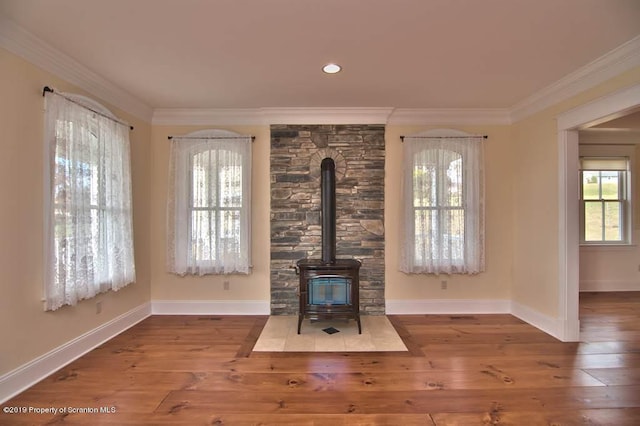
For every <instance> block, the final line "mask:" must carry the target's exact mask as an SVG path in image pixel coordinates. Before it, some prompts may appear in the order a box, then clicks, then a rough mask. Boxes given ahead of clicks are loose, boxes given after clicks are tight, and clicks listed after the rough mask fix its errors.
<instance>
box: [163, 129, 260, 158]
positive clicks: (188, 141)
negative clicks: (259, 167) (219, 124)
mask: <svg viewBox="0 0 640 426" xmlns="http://www.w3.org/2000/svg"><path fill="white" fill-rule="evenodd" d="M171 139H172V140H173V142H175V144H174V146H175V148H176V149H177V150H178V151H179V152H189V153H190V154H191V155H195V154H197V153H200V152H203V151H210V150H225V151H232V152H236V153H240V154H242V153H243V152H246V150H247V149H250V142H251V136H247V135H242V134H240V133H236V132H232V131H230V130H223V129H204V130H197V131H195V132H191V133H187V134H186V135H184V136H174V137H172V138H171ZM247 145H249V146H248V147H247Z"/></svg>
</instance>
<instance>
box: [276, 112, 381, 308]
mask: <svg viewBox="0 0 640 426" xmlns="http://www.w3.org/2000/svg"><path fill="white" fill-rule="evenodd" d="M326 157H330V158H333V160H334V161H335V164H336V219H337V220H336V257H337V258H356V259H359V260H360V261H362V267H361V269H360V312H361V313H362V314H363V315H366V314H369V315H383V314H384V308H385V304H384V158H385V152H384V125H308V126H307V125H273V126H271V313H272V314H273V315H293V314H297V313H298V294H297V291H298V286H299V281H298V276H297V275H296V274H295V270H294V269H293V268H292V267H293V266H294V265H295V263H296V261H298V260H299V259H302V258H305V257H308V258H315V259H320V258H321V257H322V248H321V225H320V223H321V222H320V162H321V161H322V160H323V159H324V158H326Z"/></svg>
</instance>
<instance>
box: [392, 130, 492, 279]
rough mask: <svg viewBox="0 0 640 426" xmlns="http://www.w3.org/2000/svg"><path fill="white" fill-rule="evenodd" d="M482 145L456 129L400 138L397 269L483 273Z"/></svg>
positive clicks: (476, 139) (416, 271)
mask: <svg viewBox="0 0 640 426" xmlns="http://www.w3.org/2000/svg"><path fill="white" fill-rule="evenodd" d="M482 141H483V138H482V137H473V136H470V135H466V134H465V133H462V132H456V131H430V132H427V133H425V134H422V135H416V136H410V137H406V138H404V145H403V149H404V163H405V172H404V173H405V176H404V182H403V184H404V190H403V194H404V200H405V201H404V207H405V215H404V218H405V220H404V240H405V241H404V245H403V253H402V257H401V259H402V260H401V267H400V269H401V270H402V271H404V272H408V273H435V274H440V273H445V274H452V273H468V274H473V273H478V272H481V271H483V270H484V209H483V206H484V201H483V198H484V195H483V191H484V182H483V170H482V161H483V153H482V143H483V142H482Z"/></svg>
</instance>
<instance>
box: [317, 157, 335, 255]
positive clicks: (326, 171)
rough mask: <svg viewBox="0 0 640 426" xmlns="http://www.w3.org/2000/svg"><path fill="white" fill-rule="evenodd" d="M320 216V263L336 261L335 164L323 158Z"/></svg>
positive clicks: (331, 160) (321, 164)
mask: <svg viewBox="0 0 640 426" xmlns="http://www.w3.org/2000/svg"><path fill="white" fill-rule="evenodd" d="M320 179H321V180H320V196H321V199H320V202H321V216H322V263H335V261H336V164H335V163H334V161H333V159H331V158H325V159H324V160H322V163H320Z"/></svg>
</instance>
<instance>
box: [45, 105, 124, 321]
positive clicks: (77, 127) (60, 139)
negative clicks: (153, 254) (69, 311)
mask: <svg viewBox="0 0 640 426" xmlns="http://www.w3.org/2000/svg"><path fill="white" fill-rule="evenodd" d="M72 99H73V100H70V99H67V98H65V97H63V96H62V95H58V94H52V93H47V95H46V114H45V151H46V153H47V157H48V159H49V161H48V175H47V176H48V183H49V184H48V186H49V188H48V194H49V199H48V202H47V209H48V214H47V220H46V229H47V234H48V236H47V237H48V239H47V241H48V253H47V270H46V284H45V309H47V310H55V309H57V308H59V307H61V306H63V305H75V304H76V303H77V302H78V301H79V300H82V299H87V298H90V297H93V296H95V295H96V294H98V293H101V292H105V291H107V290H118V289H120V288H122V287H124V286H126V285H128V284H130V283H132V282H134V281H135V279H136V276H135V264H134V255H133V227H132V208H131V166H130V146H129V127H128V126H126V125H123V124H122V123H119V122H117V121H114V120H113V119H111V118H109V116H110V115H111V113H110V112H109V111H108V110H106V109H104V108H103V107H101V106H100V105H99V104H95V103H93V102H92V101H90V100H88V99H86V98H82V97H79V96H74V97H73V98H72ZM80 104H85V105H87V104H91V105H90V106H91V108H92V109H94V111H98V112H100V113H96V112H93V111H91V110H89V109H87V108H86V107H85V106H82V105H80Z"/></svg>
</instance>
